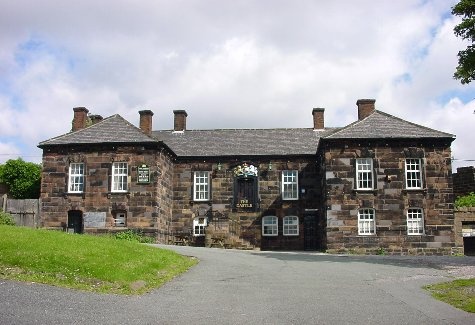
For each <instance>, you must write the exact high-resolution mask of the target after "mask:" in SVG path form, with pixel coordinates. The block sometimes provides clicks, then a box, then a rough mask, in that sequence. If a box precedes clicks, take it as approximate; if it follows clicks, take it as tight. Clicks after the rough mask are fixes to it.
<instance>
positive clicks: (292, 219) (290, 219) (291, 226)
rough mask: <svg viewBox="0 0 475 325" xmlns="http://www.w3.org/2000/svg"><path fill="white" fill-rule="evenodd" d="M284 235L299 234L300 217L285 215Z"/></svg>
mask: <svg viewBox="0 0 475 325" xmlns="http://www.w3.org/2000/svg"><path fill="white" fill-rule="evenodd" d="M283 225H284V226H283V234H284V236H298V234H299V218H298V217H296V216H287V217H284V221H283Z"/></svg>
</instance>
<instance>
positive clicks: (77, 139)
mask: <svg viewBox="0 0 475 325" xmlns="http://www.w3.org/2000/svg"><path fill="white" fill-rule="evenodd" d="M153 142H156V143H158V142H159V141H158V140H157V139H154V138H152V137H149V136H147V135H146V134H145V133H143V132H142V131H141V130H140V129H139V128H138V127H136V126H134V125H132V124H131V123H129V122H128V121H127V120H125V119H124V118H123V117H122V116H120V115H118V114H115V115H112V116H109V117H107V118H105V119H103V120H102V121H101V122H98V123H97V124H94V125H91V126H89V127H87V128H84V129H81V130H78V131H76V132H70V133H66V134H63V135H60V136H58V137H55V138H52V139H49V140H46V141H42V142H40V144H39V145H38V147H40V148H42V147H44V146H49V145H70V144H100V143H153Z"/></svg>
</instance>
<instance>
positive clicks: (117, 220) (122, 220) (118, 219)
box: [114, 212, 127, 227]
mask: <svg viewBox="0 0 475 325" xmlns="http://www.w3.org/2000/svg"><path fill="white" fill-rule="evenodd" d="M114 226H115V227H126V226H127V213H125V212H116V213H115V214H114Z"/></svg>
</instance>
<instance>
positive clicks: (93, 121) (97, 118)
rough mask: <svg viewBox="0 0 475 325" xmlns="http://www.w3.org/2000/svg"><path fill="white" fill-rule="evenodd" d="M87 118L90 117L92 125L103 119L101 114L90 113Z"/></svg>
mask: <svg viewBox="0 0 475 325" xmlns="http://www.w3.org/2000/svg"><path fill="white" fill-rule="evenodd" d="M89 118H90V119H91V122H92V125H94V124H96V123H99V122H101V121H102V120H103V118H102V116H101V115H91V116H89Z"/></svg>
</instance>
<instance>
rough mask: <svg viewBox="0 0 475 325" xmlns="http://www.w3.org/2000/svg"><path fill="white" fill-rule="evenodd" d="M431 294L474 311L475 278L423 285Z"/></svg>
mask: <svg viewBox="0 0 475 325" xmlns="http://www.w3.org/2000/svg"><path fill="white" fill-rule="evenodd" d="M424 288H425V289H426V290H428V291H429V292H430V293H431V294H432V296H433V297H434V298H436V299H439V300H441V301H443V302H446V303H448V304H451V305H452V306H454V307H456V308H460V309H462V310H465V311H468V312H470V313H475V279H466V280H465V279H460V280H454V281H451V282H443V283H437V284H431V285H428V286H425V287H424Z"/></svg>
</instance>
